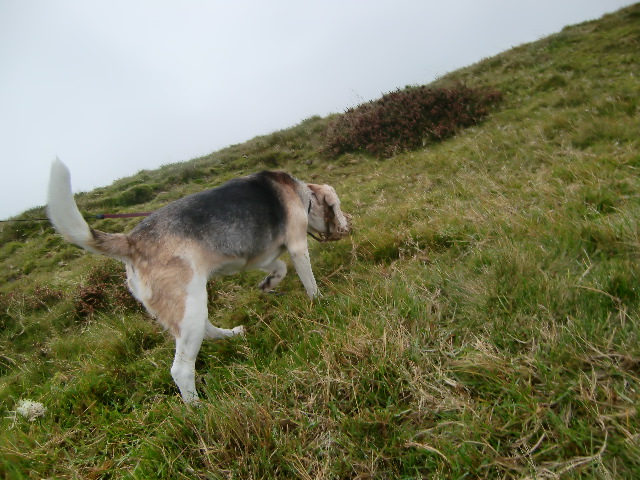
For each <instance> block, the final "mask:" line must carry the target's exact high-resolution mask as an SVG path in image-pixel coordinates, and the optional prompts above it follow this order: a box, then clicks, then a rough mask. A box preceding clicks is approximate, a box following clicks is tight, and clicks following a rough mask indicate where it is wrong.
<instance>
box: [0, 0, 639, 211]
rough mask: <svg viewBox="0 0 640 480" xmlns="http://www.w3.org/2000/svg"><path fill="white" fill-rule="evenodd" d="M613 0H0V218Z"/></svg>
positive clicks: (212, 146)
mask: <svg viewBox="0 0 640 480" xmlns="http://www.w3.org/2000/svg"><path fill="white" fill-rule="evenodd" d="M633 3H635V2H634V1H623V0H446V1H445V0H386V1H382V0H269V1H267V0H262V1H258V0H246V1H245V0H233V1H232V0H227V1H221V0H182V1H178V0H93V1H88V0H0V162H1V163H0V165H1V167H2V172H1V173H0V219H3V218H7V217H8V216H11V215H15V214H18V213H20V212H22V211H24V210H26V209H28V208H31V207H35V206H40V205H43V204H44V203H45V198H46V188H47V187H46V185H47V179H48V174H49V166H50V163H51V161H52V160H53V159H54V158H55V157H56V156H58V157H59V158H60V159H61V160H62V161H63V162H65V163H66V164H67V165H68V166H69V167H70V168H71V171H72V180H73V184H74V190H75V191H88V190H92V189H93V188H96V187H98V186H104V185H109V184H111V183H112V182H113V181H114V180H115V179H118V178H121V177H125V176H128V175H132V174H135V173H136V172H138V171H140V170H142V169H153V168H157V167H159V166H161V165H164V164H167V163H174V162H179V161H185V160H189V159H192V158H195V157H198V156H202V155H205V154H207V153H210V152H213V151H216V150H219V149H221V148H224V147H225V146H228V145H232V144H235V143H240V142H244V141H246V140H249V139H251V138H253V137H255V136H256V135H264V134H268V133H271V132H273V131H276V130H280V129H282V128H286V127H290V126H293V125H295V124H297V123H299V122H300V121H302V120H304V119H305V118H308V117H310V116H312V115H322V116H325V115H327V114H329V113H334V112H341V111H344V110H345V109H346V108H348V107H352V106H355V105H357V104H359V103H362V102H364V101H368V100H372V99H374V98H377V97H379V96H380V95H382V94H383V93H386V92H389V91H391V90H394V89H396V88H398V87H404V86H405V85H408V84H424V83H429V82H430V81H432V80H433V79H434V78H436V77H438V76H441V75H443V74H445V73H447V72H450V71H452V70H455V69H457V68H459V67H464V66H467V65H469V64H472V63H475V62H477V61H479V60H481V59H482V58H484V57H488V56H492V55H495V54H498V53H500V52H502V51H504V50H507V49H509V48H511V47H514V46H517V45H520V44H522V43H526V42H531V41H535V40H537V39H539V38H541V37H543V36H546V35H549V34H552V33H555V32H557V31H559V30H561V29H562V28H563V27H564V26H566V25H571V24H575V23H579V22H582V21H585V20H590V19H594V18H599V17H601V16H602V15H603V14H605V13H608V12H613V11H615V10H618V9H619V8H621V7H623V6H626V5H631V4H633Z"/></svg>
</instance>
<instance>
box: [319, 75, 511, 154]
mask: <svg viewBox="0 0 640 480" xmlns="http://www.w3.org/2000/svg"><path fill="white" fill-rule="evenodd" d="M501 98H502V94H501V93H500V92H499V91H497V90H495V89H491V88H469V87H464V86H457V87H451V88H435V89H434V88H429V87H426V86H419V87H407V88H405V89H403V90H400V89H398V90H396V91H395V92H391V93H388V94H386V95H384V96H383V97H382V98H380V99H378V100H375V101H371V102H368V103H365V104H362V105H360V106H358V107H355V108H352V109H349V110H347V111H346V112H345V113H344V114H343V115H340V116H338V117H337V118H336V119H335V120H334V121H333V122H332V123H331V124H330V125H329V128H328V130H327V136H326V140H327V143H326V146H325V153H326V154H328V155H330V156H337V155H340V154H342V153H346V152H355V151H364V152H368V153H370V154H372V155H374V156H376V157H389V156H392V155H395V154H397V153H399V152H403V151H407V150H412V149H415V148H417V147H420V146H423V145H426V144H428V143H431V142H437V141H440V140H442V139H445V138H447V137H450V136H452V135H454V134H455V133H456V132H457V131H459V130H460V129H462V128H465V127H469V126H471V125H475V124H476V123H478V122H479V121H481V120H482V119H483V118H485V117H486V116H487V115H488V114H489V110H490V109H491V107H493V106H495V105H496V104H497V103H499V101H500V100H501Z"/></svg>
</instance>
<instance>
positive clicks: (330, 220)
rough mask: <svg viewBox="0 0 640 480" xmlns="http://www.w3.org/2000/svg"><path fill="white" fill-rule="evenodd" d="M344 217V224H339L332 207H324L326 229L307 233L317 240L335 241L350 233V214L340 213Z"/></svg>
mask: <svg viewBox="0 0 640 480" xmlns="http://www.w3.org/2000/svg"><path fill="white" fill-rule="evenodd" d="M342 215H343V216H344V219H345V224H344V225H341V224H340V222H338V219H337V218H336V214H335V212H334V211H333V209H332V208H328V207H327V208H325V210H324V224H325V226H326V230H325V231H324V232H318V233H317V234H315V235H314V234H313V233H309V235H310V236H311V237H312V238H315V239H316V240H317V241H318V242H336V241H338V240H340V239H342V238H344V237H346V236H347V235H349V234H350V233H351V218H352V217H351V215H349V214H348V213H343V214H342Z"/></svg>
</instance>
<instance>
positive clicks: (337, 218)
mask: <svg viewBox="0 0 640 480" xmlns="http://www.w3.org/2000/svg"><path fill="white" fill-rule="evenodd" d="M307 185H308V186H309V189H310V190H311V192H312V193H313V196H314V197H315V202H316V206H317V207H320V208H321V209H322V212H323V216H324V221H325V226H326V229H327V233H328V234H329V236H330V237H332V238H328V239H330V240H338V239H340V238H342V237H344V236H345V235H348V234H349V232H350V231H351V221H350V216H349V215H348V214H345V213H343V212H342V210H341V209H340V199H339V198H338V194H337V193H336V191H335V190H334V189H333V187H332V186H331V185H315V184H313V183H308V184H307Z"/></svg>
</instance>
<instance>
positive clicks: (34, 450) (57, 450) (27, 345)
mask: <svg viewBox="0 0 640 480" xmlns="http://www.w3.org/2000/svg"><path fill="white" fill-rule="evenodd" d="M638 32H640V6H638V5H636V6H633V7H630V8H627V9H624V10H621V11H620V12H618V13H615V14H612V15H608V16H606V17H604V18H603V19H601V20H599V21H595V22H588V23H584V24H581V25H577V26H573V27H568V28H566V29H564V30H563V31H562V32H560V33H558V34H557V35H553V36H550V37H548V38H545V39H542V40H540V41H538V42H535V43H532V44H527V45H522V46H519V47H517V48H514V49H512V50H510V51H508V52H505V53H503V54H501V55H498V56H496V57H493V58H489V59H485V60H483V61H482V62H479V63H477V64H475V65H472V66H470V67H468V68H465V69H462V70H460V71H457V72H453V73H451V74H450V75H447V76H446V77H443V78H441V79H439V80H438V81H437V82H435V83H434V84H433V85H434V86H435V87H437V86H441V85H448V84H452V83H456V82H463V83H464V84H466V85H470V86H490V87H494V88H497V89H498V90H500V91H502V92H503V93H504V100H503V103H502V105H501V107H500V109H499V110H498V111H496V112H493V113H492V114H491V115H490V116H489V117H488V118H487V119H486V120H485V121H484V123H482V124H481V125H478V126H475V127H472V128H470V129H467V130H464V131H462V132H460V133H459V134H458V135H457V136H456V137H454V138H452V139H449V140H447V141H445V142H442V143H440V144H436V145H430V146H429V147H428V148H427V149H426V150H416V151H413V152H408V153H404V154H402V155H398V156H395V157H392V158H389V159H386V160H378V159H373V158H370V157H367V156H363V155H358V154H347V155H343V156H341V157H339V158H337V159H335V160H331V161H329V160H326V159H325V158H323V157H322V156H321V155H319V154H318V152H319V151H321V149H322V147H323V136H322V135H323V132H324V131H325V130H326V128H327V125H328V123H329V122H330V120H331V118H319V117H313V118H311V119H308V120H306V121H304V122H302V123H301V124H299V125H297V126H295V127H293V128H291V129H288V130H283V131H281V132H275V133H273V134H271V135H267V136H263V137H258V138H255V139H253V140H250V141H248V142H246V143H244V144H241V145H235V146H233V147H230V148H228V149H225V150H222V151H220V152H215V153H212V154H211V155H209V156H207V157H203V158H199V159H195V160H192V161H190V162H185V163H181V164H175V165H168V166H165V167H163V168H161V169H159V170H156V171H144V172H140V173H139V174H137V175H135V176H132V177H130V178H126V179H122V180H119V181H118V182H116V183H114V185H112V186H110V187H105V188H101V189H98V190H96V191H94V192H88V193H84V194H82V195H79V197H78V202H79V204H80V206H81V210H83V211H86V212H88V213H99V212H101V211H113V210H114V208H116V207H117V208H118V210H119V211H139V210H152V209H155V208H158V207H159V206H161V205H163V204H165V203H167V202H169V201H171V200H174V199H175V198H179V197H180V196H183V195H185V194H187V193H191V192H195V191H198V190H202V189H203V188H207V187H210V186H214V185H217V184H219V183H221V182H223V181H225V180H227V179H229V178H231V177H234V176H237V175H241V174H246V173H249V172H251V171H256V170H259V169H262V168H282V169H285V170H288V171H290V172H291V173H293V174H294V175H296V176H298V177H299V178H302V179H305V180H307V181H313V182H320V181H321V182H326V183H330V184H332V185H334V186H335V188H336V190H337V191H338V193H339V194H340V196H341V199H342V202H343V207H344V210H345V211H347V212H349V213H351V214H352V215H353V217H354V227H355V232H354V235H353V236H352V237H351V238H349V239H348V240H345V241H342V242H338V243H335V244H330V245H319V244H316V243H313V244H312V245H311V257H312V263H313V267H314V272H315V274H316V277H317V278H318V282H319V284H320V288H321V290H322V292H323V294H324V296H323V297H322V299H320V300H318V301H314V302H309V301H308V300H307V299H306V296H305V294H304V289H303V288H302V286H301V284H300V282H299V280H298V279H297V277H296V276H295V273H294V271H293V269H292V268H290V272H291V273H290V275H289V277H288V278H287V279H286V280H285V281H284V282H283V283H282V284H281V286H280V287H279V290H280V292H281V293H282V294H283V295H281V296H273V295H262V294H260V293H259V292H258V291H257V290H256V289H255V285H256V284H257V283H258V281H259V280H260V278H261V275H260V274H259V273H247V274H243V275H239V276H234V277H229V278H222V279H215V280H213V281H212V284H211V288H210V316H211V318H212V321H213V322H214V323H215V324H218V325H222V326H227V327H228V326H233V325H237V324H239V323H243V324H245V325H246V326H247V327H248V335H247V336H246V337H245V338H244V339H234V340H232V341H229V342H218V343H208V344H205V345H204V346H203V348H202V351H201V353H200V356H199V359H198V364H197V369H198V377H197V384H198V388H199V390H200V392H201V394H202V395H201V396H202V397H203V399H204V402H203V406H202V407H201V408H200V409H196V410H194V409H191V408H189V407H186V406H184V405H183V404H182V402H181V400H180V399H179V396H178V393H177V390H176V387H175V386H174V384H173V381H172V379H171V376H170V374H169V368H170V364H171V361H172V356H173V342H172V340H171V339H170V338H169V336H168V335H167V334H166V333H165V332H163V331H162V329H161V328H159V327H158V326H157V325H156V324H154V323H153V322H152V321H151V320H150V319H149V318H148V317H147V316H146V315H145V314H144V313H143V312H142V310H141V309H140V308H139V307H137V306H136V305H135V304H133V303H131V302H130V300H128V297H127V295H126V292H125V287H124V285H123V277H122V276H121V275H120V274H119V273H118V272H120V267H119V264H118V263H117V262H113V261H111V260H105V259H104V258H99V257H97V256H94V255H90V254H86V253H84V252H82V251H81V250H79V249H77V248H75V247H73V246H70V245H68V244H66V243H64V242H63V241H62V240H61V239H59V238H58V237H56V236H55V235H54V233H53V231H52V230H51V229H50V227H49V226H48V224H46V223H42V222H24V223H20V224H5V225H4V226H2V227H1V228H3V230H2V232H0V238H1V239H2V244H1V246H0V417H1V418H2V420H0V421H1V422H2V426H1V427H0V477H3V478H8V479H21V478H25V479H26V478H29V479H31V478H33V479H36V478H37V479H41V478H52V479H53V478H55V479H98V478H101V479H102V478H105V479H107V478H111V479H116V478H118V479H119V478H122V479H147V478H149V479H152V478H184V479H187V478H188V479H193V478H203V479H204V478H230V479H231V478H238V479H239V478H255V479H258V478H264V479H268V478H287V479H289V478H301V479H311V478H317V479H320V478H322V479H325V478H326V479H339V478H360V479H365V478H380V479H382V478H385V479H386V478H491V479H504V478H563V479H564V478H571V479H573V478H584V479H592V478H596V479H603V480H604V479H611V478H629V479H631V478H638V476H640V436H639V434H638V432H639V431H640V420H639V416H638V414H639V413H640V412H639V407H638V406H639V405H640V342H639V341H638V335H639V333H638V319H639V318H638V316H639V306H640V290H639V280H640V267H639V257H640V241H639V235H640V225H639V222H640V220H639V219H640V177H639V175H638V169H639V168H640V154H639V152H640V140H639V135H638V132H640V120H639V119H640V115H639V113H640V112H639V109H638V95H637V92H638V87H639V81H638V76H637V52H638V41H639V40H640V35H639V33H638ZM42 215H43V211H42V209H34V210H33V211H30V212H25V214H23V215H22V217H21V218H38V217H39V216H42ZM137 221H138V220H136V219H131V220H103V221H98V220H92V222H94V223H95V225H96V226H97V227H98V228H100V229H103V230H108V231H123V230H128V229H130V228H131V227H132V226H133V225H135V224H136V222H137ZM93 287H95V289H96V291H98V292H104V293H105V295H104V298H99V299H98V300H99V302H98V303H97V304H96V305H97V307H96V309H95V311H93V313H87V312H85V311H84V310H83V309H82V308H80V307H81V306H82V305H83V304H82V299H86V298H87V295H88V292H89V293H91V292H93V290H91V288H93ZM92 298H93V297H92ZM21 399H31V400H36V401H39V402H42V403H43V404H44V405H45V406H46V407H47V412H46V414H45V416H44V417H41V418H37V419H35V420H34V421H33V422H29V421H27V420H26V419H24V418H22V417H20V416H15V414H14V413H13V412H14V411H15V409H16V406H17V404H18V402H19V400H21Z"/></svg>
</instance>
